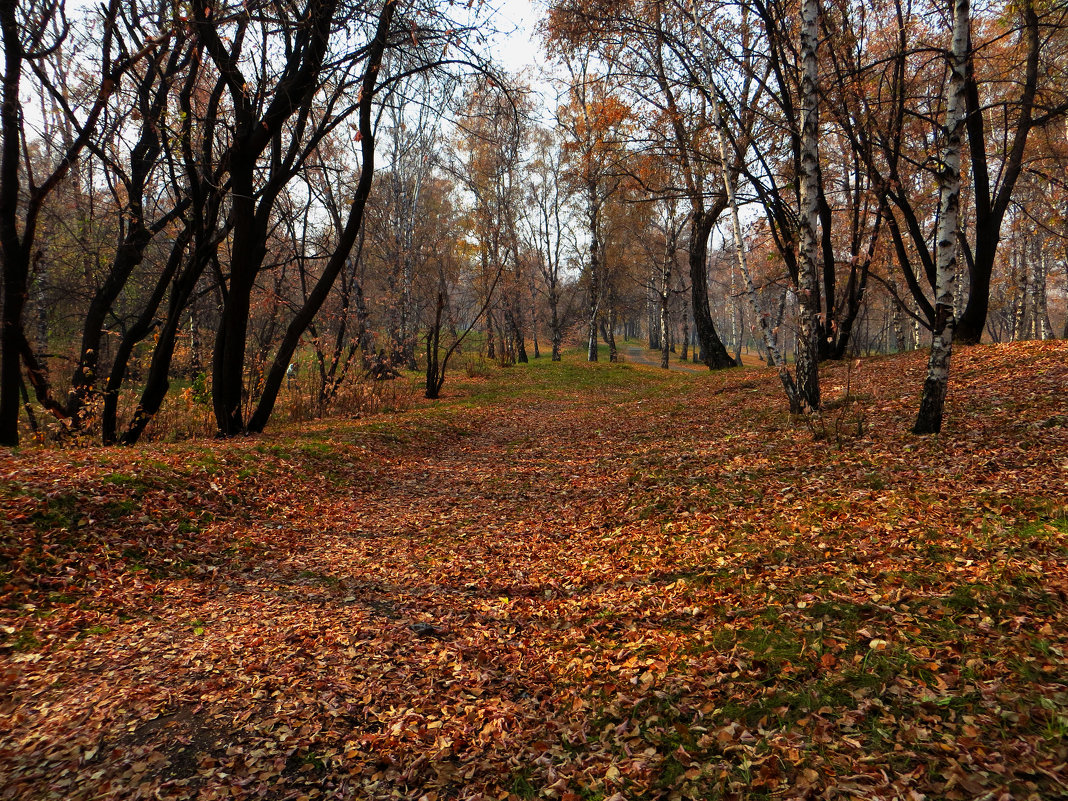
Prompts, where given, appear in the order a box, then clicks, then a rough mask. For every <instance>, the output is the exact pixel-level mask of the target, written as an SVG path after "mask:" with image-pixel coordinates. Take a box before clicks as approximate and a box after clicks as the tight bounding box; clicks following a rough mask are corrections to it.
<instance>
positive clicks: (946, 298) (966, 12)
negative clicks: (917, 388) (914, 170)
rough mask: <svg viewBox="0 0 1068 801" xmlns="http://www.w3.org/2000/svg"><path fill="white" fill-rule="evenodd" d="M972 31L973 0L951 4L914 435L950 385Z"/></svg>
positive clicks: (932, 426) (927, 424)
mask: <svg viewBox="0 0 1068 801" xmlns="http://www.w3.org/2000/svg"><path fill="white" fill-rule="evenodd" d="M970 32H971V5H970V2H969V0H956V2H955V3H954V6H953V44H952V52H951V58H950V78H949V98H948V102H947V104H946V129H945V137H946V139H945V146H944V148H943V150H942V157H941V159H940V161H939V164H938V190H939V195H940V198H939V220H938V231H937V240H936V242H935V319H934V325H933V326H932V328H931V356H930V359H929V360H928V362H927V378H926V380H925V381H924V382H923V395H922V397H921V398H920V410H919V413H918V414H917V416H916V425H914V426H913V428H912V432H913V433H914V434H937V433H938V432H939V431H941V430H942V412H943V407H944V406H945V400H946V390H947V388H948V386H949V361H950V356H951V355H952V352H953V333H954V330H955V329H956V322H957V321H956V318H955V317H954V314H953V298H954V294H955V292H956V277H957V275H956V274H957V263H956V262H957V217H958V213H959V210H960V152H961V141H962V139H963V134H964V125H965V118H966V116H967V115H966V111H965V96H964V91H965V80H966V77H967V75H966V71H967V66H968V47H969V40H970Z"/></svg>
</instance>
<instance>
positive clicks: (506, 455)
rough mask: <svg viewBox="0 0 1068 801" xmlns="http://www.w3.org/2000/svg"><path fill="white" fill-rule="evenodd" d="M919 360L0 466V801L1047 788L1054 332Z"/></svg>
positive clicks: (592, 390) (633, 379) (563, 390)
mask: <svg viewBox="0 0 1068 801" xmlns="http://www.w3.org/2000/svg"><path fill="white" fill-rule="evenodd" d="M925 359H926V355H925V354H924V353H920V352H917V353H913V354H909V355H905V356H900V357H893V358H887V359H876V360H871V361H867V362H865V363H864V364H863V365H862V366H861V367H860V368H859V370H856V371H852V372H851V374H849V375H848V376H847V366H846V365H831V366H828V367H827V368H826V370H825V372H824V376H823V379H824V386H825V395H826V398H828V399H829V400H828V403H827V410H826V411H825V413H824V418H823V421H822V423H820V424H818V425H817V426H816V428H817V429H818V430H817V431H816V432H815V434H817V435H818V437H817V436H814V432H813V431H811V430H810V429H809V428H808V427H807V426H805V425H803V424H795V423H792V422H791V421H790V419H789V417H788V415H787V414H786V412H785V401H784V400H783V399H782V398H781V397H780V392H779V389H778V387H777V379H776V378H775V376H774V374H773V373H772V372H770V371H767V370H760V369H745V370H736V371H730V372H727V373H722V374H714V375H712V374H708V373H696V374H695V373H689V372H661V371H659V370H657V369H655V368H651V367H646V366H641V365H633V364H624V365H619V366H617V365H609V364H600V365H595V366H590V365H586V364H582V363H579V362H577V361H570V362H565V363H564V364H562V365H553V364H550V363H548V362H547V361H546V360H542V361H541V362H539V363H537V364H532V365H530V366H526V367H517V368H514V369H511V370H502V371H499V372H496V373H494V375H493V376H492V377H491V378H490V379H488V380H466V379H465V380H459V379H457V380H455V381H453V382H451V383H450V384H448V385H446V390H447V392H449V393H450V397H448V398H446V399H445V400H444V401H442V402H440V403H437V404H431V403H427V404H420V405H419V406H418V407H417V408H415V409H413V410H411V411H409V412H406V413H403V414H398V415H395V416H385V415H383V416H380V417H374V418H370V419H364V420H349V421H344V420H341V421H337V420H335V421H329V422H323V423H321V424H315V425H310V426H304V427H302V428H299V429H297V428H287V429H276V430H273V431H271V432H269V434H268V435H265V436H262V437H255V438H244V439H237V440H234V441H228V442H221V443H220V442H196V443H185V444H178V445H147V446H143V447H139V448H137V449H133V450H121V449H91V450H50V451H32V450H27V451H23V452H21V453H17V454H11V453H9V452H5V454H4V455H3V456H0V478H2V484H0V510H2V512H3V521H4V522H3V523H2V526H3V529H2V552H0V559H2V561H0V571H2V572H0V603H2V608H0V625H2V633H3V634H2V636H3V639H2V643H0V681H2V685H0V798H4V799H90V798H92V799H99V798H122V799H130V798H162V799H167V798H173V799H191V798H198V799H209V798H259V797H267V798H277V799H297V798H307V799H311V798H383V799H384V798H396V797H406V798H413V799H419V798H425V799H444V798H494V799H512V798H552V799H560V800H561V801H578V799H598V798H605V799H608V798H613V799H616V800H617V801H619V800H620V799H631V798H664V799H674V798H809V797H812V798H814V797H817V796H819V797H822V798H924V797H926V798H946V799H955V798H961V799H964V798H978V797H983V798H991V799H997V798H1003V797H1011V798H1015V799H1025V798H1035V799H1047V798H1053V797H1055V796H1057V795H1058V794H1062V793H1063V792H1064V788H1065V787H1066V786H1068V768H1066V761H1068V753H1066V743H1068V737H1066V735H1068V683H1066V682H1068V664H1066V659H1065V648H1066V647H1068V625H1066V619H1065V612H1066V610H1068V602H1066V592H1068V522H1066V516H1065V515H1066V513H1065V506H1064V504H1065V487H1066V467H1068V461H1066V460H1068V409H1066V407H1065V387H1066V386H1068V345H1066V344H1065V343H1063V342H1058V343H1035V344H1027V345H1014V346H1011V347H1000V346H991V347H978V348H970V349H963V350H962V351H961V352H960V353H959V354H955V355H954V366H953V375H952V379H951V390H950V398H949V402H948V407H947V421H948V422H947V429H946V432H945V433H944V434H943V435H942V436H941V437H931V438H923V439H921V438H917V437H914V436H911V435H910V434H908V433H907V430H908V428H909V426H910V425H911V422H912V420H913V418H914V415H915V407H916V403H917V397H918V391H919V387H920V384H921V381H922V375H923V371H924V365H925ZM847 377H848V380H849V382H850V383H849V390H850V394H849V395H848V396H846V395H845V390H846V381H847ZM1006 794H1007V795H1006Z"/></svg>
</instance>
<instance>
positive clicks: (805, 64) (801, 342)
mask: <svg viewBox="0 0 1068 801" xmlns="http://www.w3.org/2000/svg"><path fill="white" fill-rule="evenodd" d="M818 23H819V0H802V2H801V208H800V212H801V213H800V220H801V230H800V235H799V237H798V240H799V242H798V278H797V294H798V299H799V301H800V303H799V312H800V314H799V315H798V325H797V390H798V392H799V393H800V395H801V399H802V401H803V402H804V403H805V405H806V406H808V407H809V408H811V409H818V408H819V406H820V383H819V342H818V339H817V338H818V336H819V326H817V325H816V322H817V321H816V318H817V316H818V315H819V309H818V308H817V301H816V293H817V281H818V278H817V276H818V272H817V271H818V267H817V264H816V260H817V258H818V254H819V243H818V241H817V239H816V221H817V219H818V216H819V205H818V198H819V184H818V180H819V179H818V172H819V162H818V161H817V159H818V158H819V156H818V149H817V145H818V140H819V117H818V109H817V99H816V83H817V81H818V78H819V73H818V63H817V61H816V49H817V46H818V44H819V25H818Z"/></svg>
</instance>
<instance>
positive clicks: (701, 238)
mask: <svg viewBox="0 0 1068 801" xmlns="http://www.w3.org/2000/svg"><path fill="white" fill-rule="evenodd" d="M718 217H719V211H718V210H717V211H715V212H706V213H704V214H698V213H696V211H695V213H694V217H693V219H692V220H691V223H690V296H691V298H692V302H693V322H694V328H696V330H697V341H698V342H699V343H700V345H701V360H702V361H703V362H704V363H705V364H706V365H707V366H708V368H709V369H710V370H722V369H724V368H727V367H734V366H735V362H734V359H732V358H731V355H730V354H729V353H727V348H726V347H724V345H723V341H722V340H721V339H720V338H719V334H717V333H716V326H715V324H714V323H713V322H712V312H711V310H710V309H709V305H708V237H709V235H710V234H711V233H712V227H713V226H714V225H715V224H716V219H717V218H718Z"/></svg>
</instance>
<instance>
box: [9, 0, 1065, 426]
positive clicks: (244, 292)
mask: <svg viewBox="0 0 1068 801" xmlns="http://www.w3.org/2000/svg"><path fill="white" fill-rule="evenodd" d="M480 13H481V11H480V6H478V5H476V6H474V7H473V8H467V7H465V4H454V3H449V2H436V1H435V0H374V1H369V2H362V0H307V2H304V3H287V2H281V3H280V2H266V1H265V0H256V2H253V3H226V2H221V3H206V4H199V5H194V6H189V7H188V8H186V7H184V6H180V5H176V6H167V5H163V6H160V5H158V4H152V5H144V4H142V3H141V2H140V0H108V2H106V3H105V4H103V5H101V6H99V7H97V8H90V9H86V10H83V11H78V12H77V13H75V12H74V11H72V10H70V9H68V8H67V7H66V6H65V5H64V3H63V1H62V0H0V34H2V38H3V44H4V53H5V66H4V86H3V93H4V96H3V106H2V112H0V135H2V142H0V257H2V260H3V264H2V269H3V307H2V346H0V357H2V364H0V443H2V444H5V445H16V444H18V442H19V439H20V435H22V434H24V433H25V431H26V429H27V427H29V428H35V427H36V428H40V427H41V426H42V425H43V423H42V422H41V421H40V420H39V419H38V416H39V415H40V413H41V411H42V410H44V411H45V412H46V413H47V414H48V415H50V416H51V418H52V419H54V420H58V421H60V422H59V423H58V424H54V427H57V426H58V430H60V431H62V432H65V433H67V434H70V433H81V434H85V435H90V436H98V437H99V439H100V441H102V442H104V443H125V444H130V443H134V442H137V441H138V440H139V438H141V437H142V436H143V435H144V434H145V432H146V431H150V430H151V425H152V421H153V419H154V418H156V416H157V415H158V414H159V412H160V409H161V407H162V406H163V404H164V403H165V402H166V401H167V398H168V394H169V392H170V388H171V385H172V383H174V382H175V381H176V380H177V381H180V382H182V383H183V384H185V385H191V386H195V387H197V392H198V393H199V394H198V397H203V398H205V399H206V400H207V402H209V403H210V405H211V409H212V414H213V417H214V420H215V426H216V429H217V431H218V433H219V434H220V435H222V436H232V435H236V434H241V433H248V432H258V431H262V430H263V429H264V427H265V426H266V425H267V424H268V422H269V420H270V419H271V416H272V414H273V412H274V409H275V407H276V404H277V402H278V399H279V395H280V393H283V392H284V391H285V388H286V385H287V378H288V379H289V380H292V376H293V375H294V372H295V371H296V370H298V369H299V370H300V371H302V373H303V374H304V375H312V376H314V378H315V382H314V383H315V398H314V404H313V405H314V407H315V409H316V410H317V413H323V412H325V411H326V410H327V409H329V408H331V407H332V406H334V405H336V404H338V403H339V402H340V401H339V398H340V397H341V396H342V393H343V387H344V386H346V384H347V382H351V381H353V380H356V379H363V378H365V379H368V380H375V379H383V378H388V377H391V376H395V375H397V371H398V370H402V369H408V370H421V371H423V372H424V373H425V391H426V394H427V396H428V397H437V395H438V394H439V393H440V391H441V389H442V386H443V385H444V383H445V380H446V375H447V371H448V369H449V366H450V364H453V363H454V362H452V361H451V360H452V359H453V358H454V357H455V356H456V355H457V354H459V353H460V352H461V351H463V350H464V349H469V348H471V347H475V348H477V349H478V350H479V351H480V352H481V353H482V354H483V356H484V357H485V358H486V359H488V360H492V361H496V362H499V363H508V362H523V361H526V360H528V359H529V358H539V357H540V356H541V355H542V352H543V351H545V352H546V353H547V355H548V357H549V358H551V359H553V360H557V359H559V358H560V353H561V349H562V348H563V347H564V345H565V343H566V342H567V341H569V339H570V340H571V341H575V342H578V341H581V342H582V343H583V346H584V349H585V351H586V355H587V358H588V359H590V360H597V359H598V358H600V356H599V354H600V352H601V346H602V345H603V346H606V347H607V354H608V358H609V359H611V360H615V359H617V358H619V354H620V352H621V350H622V348H621V344H620V342H619V339H620V338H622V339H623V340H636V339H638V338H641V339H642V342H643V345H647V346H648V347H649V348H652V349H654V350H657V351H659V352H660V361H661V364H662V365H663V366H664V367H667V366H668V364H669V362H670V358H671V354H672V352H674V353H675V355H676V358H681V359H688V358H689V359H693V360H695V361H700V362H703V363H704V364H705V365H707V366H708V367H710V368H712V369H719V368H726V367H730V366H733V365H734V364H736V363H738V360H739V358H740V356H741V354H742V350H743V348H751V349H754V350H755V351H757V353H758V354H759V356H760V357H761V358H762V359H764V360H766V361H767V362H768V364H771V365H774V366H776V367H777V368H778V370H779V373H780V375H781V376H782V378H783V386H784V389H785V391H786V394H787V396H788V398H789V403H790V407H791V408H792V410H793V411H795V412H798V413H812V412H813V411H814V410H816V409H818V407H819V405H820V393H819V383H818V372H817V369H816V366H817V364H818V362H819V361H821V360H824V359H837V358H844V357H847V356H852V355H855V354H857V353H861V352H870V351H873V350H877V351H894V350H904V349H909V348H915V347H919V346H922V345H926V344H928V343H930V342H934V343H935V347H934V348H932V362H931V368H930V370H929V377H928V386H927V389H925V393H924V398H925V400H924V407H923V408H924V409H925V410H926V411H924V412H923V413H921V415H920V416H919V418H918V420H917V425H916V430H917V431H928V430H932V431H933V430H938V428H939V427H940V425H941V403H942V399H943V398H944V394H945V386H946V376H947V375H948V365H949V354H950V348H951V345H952V343H953V342H954V341H957V342H964V343H976V342H978V341H980V339H982V338H983V337H984V336H985V337H987V338H989V339H992V340H995V341H1005V340H1012V339H1022V338H1046V337H1051V336H1055V335H1056V333H1057V332H1060V331H1061V330H1062V326H1066V325H1068V322H1065V317H1066V316H1068V315H1065V309H1064V306H1065V268H1066V265H1068V185H1066V182H1065V179H1064V176H1065V174H1066V168H1068V125H1066V119H1068V117H1066V112H1068V75H1066V74H1065V73H1066V70H1068V59H1066V57H1065V55H1064V54H1065V53H1066V52H1068V48H1066V47H1065V45H1068V32H1066V31H1068V29H1066V22H1068V8H1066V7H1065V6H1064V4H1063V3H1060V4H1058V3H1043V2H1041V0H1022V2H1020V3H1016V4H1011V5H995V6H989V7H986V6H984V7H983V8H982V9H972V8H971V6H970V4H968V3H964V2H961V1H960V0H957V2H953V3H935V4H919V5H917V4H905V3H903V2H901V0H878V1H877V2H874V3H865V4H862V5H858V4H855V3H848V2H838V1H837V0H795V2H778V1H777V0H775V1H771V2H769V0H752V1H751V0H732V1H731V2H727V1H726V0H725V1H724V2H717V3H712V2H703V1H702V0H696V2H695V1H694V0H621V2H612V3H605V2H599V1H598V0H558V1H557V2H555V3H554V4H553V5H552V7H551V9H550V12H549V16H548V18H547V20H546V24H545V28H544V33H545V37H546V44H547V47H548V49H549V51H550V52H551V53H552V54H553V59H552V60H553V61H554V63H555V66H556V70H555V72H554V73H553V75H552V76H550V77H542V78H538V79H537V80H536V81H534V82H533V83H531V80H532V79H533V77H534V76H525V77H523V78H520V77H518V76H506V75H504V74H503V73H502V72H501V70H500V69H498V68H495V67H494V66H493V64H492V62H491V59H490V58H489V57H488V56H487V55H486V54H484V53H482V52H480V51H479V50H478V48H477V46H476V43H477V42H478V38H479V37H478V34H481V33H484V32H485V31H486V29H487V26H489V25H490V24H492V20H487V19H485V18H483V17H481V16H480ZM1055 323H1056V325H1055ZM1063 334H1065V335H1068V331H1063ZM791 356H792V359H791ZM932 382H933V383H932Z"/></svg>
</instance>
